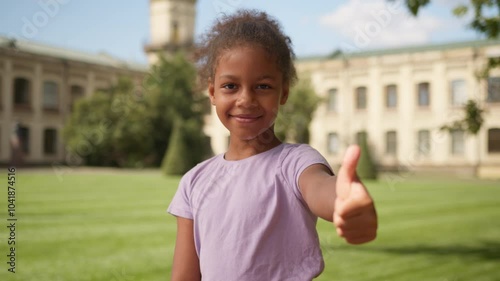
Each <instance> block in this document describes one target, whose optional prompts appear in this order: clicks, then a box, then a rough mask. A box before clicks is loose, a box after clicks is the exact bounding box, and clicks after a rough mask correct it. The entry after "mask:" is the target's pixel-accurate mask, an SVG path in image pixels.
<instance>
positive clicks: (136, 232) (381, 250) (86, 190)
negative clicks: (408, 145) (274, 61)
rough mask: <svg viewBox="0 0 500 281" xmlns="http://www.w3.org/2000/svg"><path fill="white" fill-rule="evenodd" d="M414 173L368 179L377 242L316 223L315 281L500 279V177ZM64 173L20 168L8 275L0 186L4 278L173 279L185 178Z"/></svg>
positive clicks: (1, 275) (32, 280) (40, 280)
mask: <svg viewBox="0 0 500 281" xmlns="http://www.w3.org/2000/svg"><path fill="white" fill-rule="evenodd" d="M6 174H7V172H6V171H5V175H6ZM5 178H6V176H4V179H5ZM415 178H416V177H413V178H412V179H409V178H408V179H406V178H405V179H404V180H403V181H402V182H399V183H397V184H396V185H391V184H390V183H389V182H388V181H387V180H384V178H382V179H381V180H380V181H379V182H368V183H367V185H368V187H369V189H370V192H371V193H372V195H373V196H374V198H375V200H376V204H377V209H378V213H379V219H380V228H379V236H378V238H377V240H376V241H375V242H373V243H370V244H367V245H363V246H350V245H347V244H345V243H344V242H343V241H342V240H340V239H339V238H337V237H336V234H335V231H334V229H333V227H332V226H331V225H330V224H329V223H327V222H324V221H321V222H320V223H319V225H318V230H319V232H320V237H321V241H322V247H323V254H324V256H325V263H326V267H325V270H324V272H323V274H322V275H321V276H320V277H319V278H318V279H317V280H339V281H340V280H352V281H357V280H360V281H361V280H363V281H364V280H374V281H375V280H377V281H380V280H415V281H417V280H418V281H458V280H473V281H481V280H500V182H498V181H497V182H491V181H490V182H488V181H477V180H464V179H461V180H453V179H449V180H439V179H432V180H430V179H428V178H427V179H424V180H416V179H415ZM61 179H62V180H59V179H58V177H57V176H56V175H55V174H54V173H50V172H47V173H28V172H26V173H23V171H22V170H21V171H19V172H18V174H17V210H16V211H17V213H16V215H17V218H18V221H17V230H16V231H17V236H16V239H17V245H16V247H17V248H16V249H17V265H16V271H17V273H15V274H11V273H8V272H7V264H6V261H7V257H6V255H7V254H8V252H7V247H8V245H7V240H6V238H7V235H8V233H7V230H8V229H7V227H6V225H7V204H6V202H7V194H6V191H4V192H2V196H3V198H4V199H1V200H0V202H1V203H0V210H1V212H0V213H1V216H0V219H1V221H2V225H1V227H2V228H1V229H2V230H1V231H0V234H1V236H0V256H1V257H2V258H1V259H0V260H1V267H0V269H1V271H0V280H2V281H3V280H8V281H11V280H12V281H14V280H16V281H17V280H19V281H21V280H22V281H71V280H79V281H80V280H81V281H90V280H92V281H97V280H100V281H140V280H144V281H159V280H169V276H170V268H171V259H172V253H173V247H174V242H175V219H174V218H173V217H172V216H170V215H168V214H167V213H166V212H165V209H166V208H167V206H168V203H169V202H170V199H171V197H172V196H173V194H174V192H175V190H176V186H177V182H178V180H179V178H166V177H163V176H161V175H159V174H155V173H134V172H130V173H118V174H116V173H114V174H112V173H111V174H103V173H100V172H99V173H89V174H81V173H73V174H72V173H67V174H65V175H63V177H62V178H61ZM5 181H6V179H5ZM6 184H7V183H6V182H5V183H4V186H5V185H6ZM259 281H260V280H259Z"/></svg>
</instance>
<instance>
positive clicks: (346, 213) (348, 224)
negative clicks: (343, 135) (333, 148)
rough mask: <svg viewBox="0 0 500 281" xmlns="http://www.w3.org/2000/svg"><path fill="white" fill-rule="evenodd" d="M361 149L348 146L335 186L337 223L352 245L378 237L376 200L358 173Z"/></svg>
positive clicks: (334, 218) (343, 235)
mask: <svg viewBox="0 0 500 281" xmlns="http://www.w3.org/2000/svg"><path fill="white" fill-rule="evenodd" d="M360 155H361V151H360V148H359V147H358V146H357V145H352V146H350V147H349V148H348V149H347V152H346V154H345V156H344V161H343V162H342V167H341V168H340V170H339V174H338V176H337V183H336V186H335V190H336V198H335V206H334V212H333V223H334V224H335V227H336V229H337V233H338V235H339V236H340V237H343V238H344V239H345V240H346V241H347V242H348V243H350V244H362V243H366V242H370V241H372V240H374V239H375V237H376V236H377V226H378V223H377V213H376V211H375V205H374V204H373V199H372V198H371V196H370V194H369V193H368V191H367V190H366V187H365V186H364V185H363V183H362V182H361V181H360V180H359V178H358V176H357V175H356V166H357V164H358V160H359V156H360Z"/></svg>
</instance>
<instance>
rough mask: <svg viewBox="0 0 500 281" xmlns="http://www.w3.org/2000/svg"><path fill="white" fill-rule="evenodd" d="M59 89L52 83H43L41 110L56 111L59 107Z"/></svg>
mask: <svg viewBox="0 0 500 281" xmlns="http://www.w3.org/2000/svg"><path fill="white" fill-rule="evenodd" d="M58 88H59V87H58V86H57V84H56V83H55V82H53V81H45V82H44V83H43V108H44V109H52V110H53V109H56V110H57V108H58V106H59V94H58V90H59V89H58Z"/></svg>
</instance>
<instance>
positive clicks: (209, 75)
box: [194, 10, 297, 86]
mask: <svg viewBox="0 0 500 281" xmlns="http://www.w3.org/2000/svg"><path fill="white" fill-rule="evenodd" d="M247 44H248V45H252V44H255V45H258V46H261V47H262V48H264V49H265V50H266V51H267V52H268V54H269V55H271V56H272V57H274V58H276V63H277V64H278V68H279V69H280V71H281V72H282V74H283V81H284V82H285V83H288V84H289V85H290V86H292V85H293V84H294V83H295V82H296V80H297V73H296V70H295V66H294V64H293V60H294V59H295V53H294V52H293V49H292V41H291V40H290V37H288V36H286V35H285V34H284V33H283V31H282V28H281V25H280V24H279V23H278V21H277V20H275V19H273V18H271V17H270V16H269V15H268V14H266V13H265V12H260V11H256V10H239V11H237V12H236V13H234V14H232V15H225V16H223V17H222V18H220V19H218V20H217V21H216V22H215V24H214V25H213V26H212V28H211V29H210V30H209V31H208V32H206V33H205V34H204V35H203V36H202V37H201V42H199V43H198V44H197V48H196V51H195V54H194V58H195V61H196V64H197V66H198V73H199V78H200V82H201V83H202V84H203V86H206V83H207V81H209V79H214V75H215V69H216V66H217V64H218V61H219V58H220V56H221V54H222V53H223V52H224V51H226V50H228V49H231V48H233V47H235V46H241V45H247Z"/></svg>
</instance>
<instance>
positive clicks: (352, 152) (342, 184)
mask: <svg viewBox="0 0 500 281" xmlns="http://www.w3.org/2000/svg"><path fill="white" fill-rule="evenodd" d="M360 155H361V150H360V148H359V146H357V145H351V146H349V147H348V148H347V151H346V153H345V155H344V160H343V162H342V167H341V168H340V170H339V174H338V179H337V197H339V198H341V199H346V198H348V197H349V193H350V187H351V183H352V182H353V181H357V176H356V166H357V165H358V160H359V156H360Z"/></svg>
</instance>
